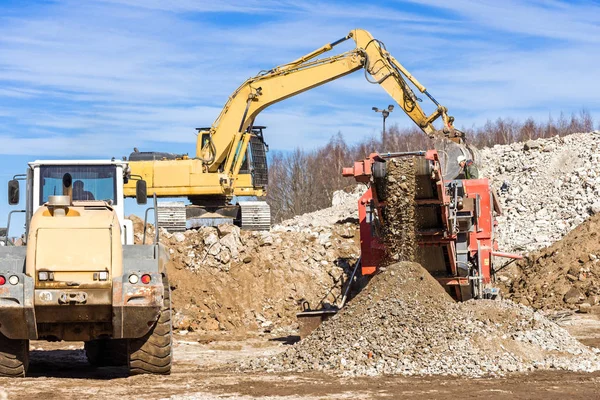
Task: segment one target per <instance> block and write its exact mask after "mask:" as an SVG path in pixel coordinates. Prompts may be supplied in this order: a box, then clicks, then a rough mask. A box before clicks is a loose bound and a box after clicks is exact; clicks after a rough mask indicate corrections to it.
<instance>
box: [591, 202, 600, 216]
mask: <svg viewBox="0 0 600 400" xmlns="http://www.w3.org/2000/svg"><path fill="white" fill-rule="evenodd" d="M590 211H591V212H592V214H598V213H600V201H597V202H595V203H594V204H592V205H591V206H590Z"/></svg>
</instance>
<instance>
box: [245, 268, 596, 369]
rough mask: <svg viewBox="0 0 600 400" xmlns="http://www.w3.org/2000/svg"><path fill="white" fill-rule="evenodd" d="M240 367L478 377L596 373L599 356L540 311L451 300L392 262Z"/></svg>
mask: <svg viewBox="0 0 600 400" xmlns="http://www.w3.org/2000/svg"><path fill="white" fill-rule="evenodd" d="M242 367H243V368H250V369H263V370H268V371H298V372H300V371H307V370H316V371H328V372H333V373H339V374H343V375H351V376H354V375H379V374H403V375H438V374H442V375H457V376H465V377H478V376H486V375H502V374H504V373H508V372H517V371H530V370H534V369H561V370H572V371H595V370H598V369H600V357H598V355H597V354H596V353H595V352H594V351H593V350H592V349H590V348H588V347H586V346H584V345H582V344H581V343H579V342H578V341H577V340H575V339H574V338H572V337H571V336H570V335H569V334H568V333H567V332H566V331H565V330H564V329H562V328H560V327H559V326H557V325H556V324H554V323H553V322H551V321H549V320H548V319H546V318H545V317H544V316H543V315H542V314H540V313H539V312H534V311H533V310H531V309H530V308H528V307H524V306H521V305H517V304H515V303H512V302H509V301H502V302H501V301H492V300H480V301H469V302H466V303H455V302H454V301H453V300H452V299H451V298H450V297H449V296H448V295H447V294H446V292H445V291H444V290H443V289H442V287H441V286H440V285H439V284H438V283H437V281H435V279H433V278H432V277H431V276H430V275H429V274H428V273H427V271H426V270H425V269H424V268H422V267H421V266H420V265H418V264H415V263H409V262H401V263H397V264H392V265H390V266H388V267H387V269H386V271H384V272H383V273H381V274H378V275H377V276H375V277H374V278H373V280H372V281H371V282H370V283H369V285H368V286H367V288H366V289H365V290H363V291H362V292H361V293H360V294H358V295H357V297H356V298H355V299H354V300H353V301H352V302H351V303H350V304H349V305H348V306H347V307H346V308H344V309H343V310H341V311H340V313H338V314H337V315H336V316H334V317H333V318H332V319H330V320H328V321H325V322H324V323H323V324H322V325H321V326H320V327H319V328H318V329H317V330H315V331H314V332H313V333H312V334H311V335H310V336H309V337H308V338H306V339H304V340H302V341H301V342H299V343H298V344H296V345H295V346H294V347H292V348H290V349H289V350H287V351H286V352H284V353H282V354H280V355H277V356H275V357H271V358H265V359H258V360H252V361H249V362H245V363H244V364H243V366H242Z"/></svg>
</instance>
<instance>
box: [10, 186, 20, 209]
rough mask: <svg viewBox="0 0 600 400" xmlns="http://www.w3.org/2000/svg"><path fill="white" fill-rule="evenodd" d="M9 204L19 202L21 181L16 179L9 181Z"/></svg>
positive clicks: (12, 204)
mask: <svg viewBox="0 0 600 400" xmlns="http://www.w3.org/2000/svg"><path fill="white" fill-rule="evenodd" d="M8 204H10V205H11V206H14V205H17V204H19V181H18V180H16V179H12V180H10V181H8Z"/></svg>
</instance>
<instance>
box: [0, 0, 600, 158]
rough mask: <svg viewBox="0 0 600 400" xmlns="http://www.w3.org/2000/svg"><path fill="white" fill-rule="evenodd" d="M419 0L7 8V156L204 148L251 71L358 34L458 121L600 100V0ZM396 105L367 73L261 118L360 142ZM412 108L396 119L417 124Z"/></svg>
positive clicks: (287, 141)
mask: <svg viewBox="0 0 600 400" xmlns="http://www.w3.org/2000/svg"><path fill="white" fill-rule="evenodd" d="M412 3H416V4H417V8H415V7H414V6H413V7H411V8H410V11H404V10H403V4H404V3H387V4H386V5H385V6H382V5H374V4H373V3H366V2H365V3H362V4H355V3H352V4H347V3H336V2H333V3H332V2H311V3H302V2H300V3H298V2H291V1H286V2H279V1H278V2H275V1H268V2H267V1H258V0H255V1H220V2H216V1H215V2H207V1H202V2H198V1H192V0H182V1H176V2H163V1H158V0H154V1H133V0H105V1H90V2H75V1H67V2H63V3H48V4H46V3H43V4H40V5H38V6H37V8H33V9H31V10H29V11H28V12H27V13H24V12H23V10H18V9H16V10H12V12H7V13H0V117H1V118H0V137H1V139H3V140H4V141H3V146H2V148H0V153H2V154H23V153H25V154H37V152H48V153H50V154H52V155H55V156H60V155H61V154H77V155H80V156H85V155H86V154H89V155H93V156H102V155H103V154H108V155H113V154H121V153H126V152H128V151H129V150H130V149H131V148H132V147H133V146H137V147H140V148H144V149H145V150H148V149H151V148H153V149H155V150H164V149H176V150H177V151H188V152H190V153H193V151H194V149H195V146H194V142H195V137H194V128H196V127H199V126H209V125H211V124H212V122H213V120H214V119H215V118H216V117H217V115H218V113H219V112H220V109H221V107H222V106H223V105H224V104H225V102H226V100H227V97H228V96H229V95H230V94H231V93H232V92H233V90H235V88H236V87H237V86H238V85H240V84H241V83H242V82H243V81H244V80H245V79H246V78H248V77H250V76H253V75H255V74H256V73H257V72H258V71H259V70H261V69H269V68H271V67H273V66H275V65H277V64H281V63H285V62H289V61H291V60H293V59H295V58H297V57H299V56H301V55H303V54H305V53H307V52H309V51H311V50H313V49H315V48H318V47H320V46H321V45H323V44H325V43H328V42H332V41H334V40H336V39H338V38H340V37H343V36H345V35H346V34H347V33H348V32H349V31H350V30H351V29H354V28H357V27H360V28H365V29H367V30H369V31H371V33H373V34H374V36H375V37H377V38H380V39H382V40H383V41H384V42H385V44H386V46H387V49H388V50H389V51H390V52H391V53H392V54H393V55H394V56H395V57H396V58H397V59H398V60H399V61H400V62H401V63H403V64H404V65H405V66H406V67H408V68H409V70H410V71H411V72H412V73H413V74H414V75H415V76H416V77H417V78H418V79H419V80H420V81H421V83H423V84H424V85H425V86H426V87H427V88H428V89H429V91H430V92H431V93H432V94H433V95H434V96H435V97H436V98H437V99H438V101H440V103H442V104H444V105H446V106H447V107H448V108H449V109H450V111H451V113H452V114H454V115H455V116H456V118H457V124H458V125H459V126H460V125H465V126H470V125H471V124H472V123H481V122H483V121H485V120H486V119H488V118H491V119H495V118H496V117H497V116H499V115H503V116H515V117H519V118H520V117H523V118H525V117H527V116H529V115H536V116H537V115H541V116H542V118H545V116H547V115H548V113H553V114H554V115H558V114H559V112H560V110H561V109H562V110H565V111H566V112H567V113H570V112H571V111H573V110H578V109H580V108H581V107H582V106H586V107H588V108H589V109H590V110H592V111H596V110H599V109H600V104H599V103H600V101H599V100H597V95H596V94H597V93H598V92H599V91H600V79H599V78H600V76H599V75H600V72H599V71H600V70H598V69H597V68H595V67H594V66H595V65H597V64H598V62H599V61H600V56H599V55H597V51H596V49H595V47H597V45H596V42H597V41H598V38H600V35H598V33H599V32H598V29H600V28H599V27H598V26H599V24H598V23H599V22H600V13H598V12H597V11H598V7H597V6H595V5H593V4H589V3H581V4H579V5H573V4H570V3H567V2H557V1H552V2H540V1H526V2H517V1H510V2H470V1H465V0H457V1H452V2H448V1H437V0H415V1H412ZM422 6H425V7H427V10H428V12H425V11H424V10H423V9H418V7H422ZM3 7H8V6H3ZM440 10H441V12H440ZM2 15H3V16H2ZM525 21H527V23H525ZM352 45H353V43H352V42H348V43H344V44H342V45H340V46H339V48H336V49H335V51H337V50H339V51H344V50H348V49H350V48H352ZM420 97H424V96H420ZM390 101H391V99H390V98H389V97H388V96H387V94H386V93H385V92H384V91H383V89H382V88H380V87H378V86H377V85H371V84H368V83H367V82H365V79H364V76H363V73H362V71H359V72H356V73H355V74H353V75H351V76H348V77H344V78H342V79H340V80H337V81H334V82H332V83H330V84H328V85H326V86H324V87H321V88H318V89H314V90H311V91H309V92H306V93H303V94H302V95H300V96H298V97H297V98H293V99H289V100H286V101H284V102H282V103H280V104H278V105H276V106H273V107H271V108H269V109H267V110H265V111H264V112H263V113H262V114H261V115H260V116H259V118H258V120H257V123H260V124H266V125H268V126H269V129H268V130H267V133H266V135H267V141H268V142H270V144H271V148H274V149H277V148H279V149H291V148H294V147H296V146H303V147H305V148H310V147H312V146H317V145H320V144H323V143H324V142H326V141H327V140H328V139H329V137H331V135H333V134H336V133H337V132H338V131H341V132H342V133H343V134H344V136H345V137H346V138H347V139H348V141H350V142H353V141H356V140H357V139H358V138H360V137H361V136H365V135H366V136H370V135H372V134H374V133H376V132H378V131H379V129H380V126H381V120H380V118H377V115H374V113H372V111H371V107H372V106H385V105H387V104H389V103H390ZM400 113H401V111H400V110H399V109H397V111H395V112H394V114H393V115H392V116H391V117H390V122H391V123H394V122H398V123H399V124H400V125H402V126H410V125H411V122H410V120H409V119H408V118H407V117H405V116H400V115H399V114H400Z"/></svg>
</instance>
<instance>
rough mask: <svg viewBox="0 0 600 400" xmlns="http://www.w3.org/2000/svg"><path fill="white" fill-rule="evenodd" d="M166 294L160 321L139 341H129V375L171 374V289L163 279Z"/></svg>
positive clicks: (165, 279) (166, 280)
mask: <svg viewBox="0 0 600 400" xmlns="http://www.w3.org/2000/svg"><path fill="white" fill-rule="evenodd" d="M163 284H164V287H165V294H164V300H163V306H162V308H161V310H160V316H159V317H158V321H156V323H155V324H154V326H153V327H152V329H150V331H149V332H148V333H147V334H146V335H145V336H143V337H141V338H139V339H130V340H129V349H128V350H129V351H128V352H129V373H130V374H131V375H139V374H159V375H169V374H170V373H171V363H172V358H173V356H172V346H173V328H172V323H171V287H170V286H169V281H168V279H167V278H166V277H165V278H163Z"/></svg>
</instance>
